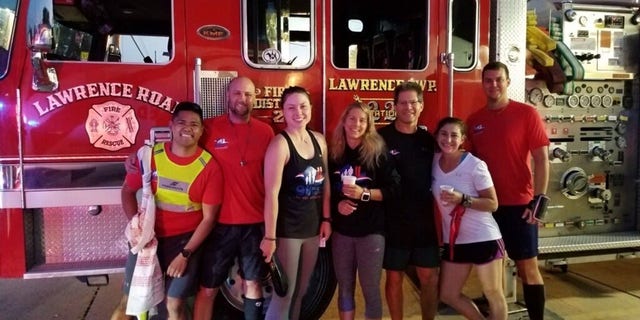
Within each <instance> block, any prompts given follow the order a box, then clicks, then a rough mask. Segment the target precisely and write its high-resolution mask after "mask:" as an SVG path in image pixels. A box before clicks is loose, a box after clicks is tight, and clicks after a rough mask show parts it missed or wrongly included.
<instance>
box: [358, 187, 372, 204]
mask: <svg viewBox="0 0 640 320" xmlns="http://www.w3.org/2000/svg"><path fill="white" fill-rule="evenodd" d="M369 200H371V191H369V189H367V188H364V191H362V195H361V196H360V201H365V202H366V201H369Z"/></svg>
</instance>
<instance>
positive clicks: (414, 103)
mask: <svg viewBox="0 0 640 320" xmlns="http://www.w3.org/2000/svg"><path fill="white" fill-rule="evenodd" d="M418 103H422V101H420V100H411V101H399V102H398V105H399V106H402V107H408V106H412V107H415V106H417V105H418Z"/></svg>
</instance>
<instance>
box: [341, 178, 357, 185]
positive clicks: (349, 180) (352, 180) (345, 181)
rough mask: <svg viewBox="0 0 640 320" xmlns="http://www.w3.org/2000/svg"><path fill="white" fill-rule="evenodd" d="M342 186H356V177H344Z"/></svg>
mask: <svg viewBox="0 0 640 320" xmlns="http://www.w3.org/2000/svg"><path fill="white" fill-rule="evenodd" d="M342 184H356V177H355V176H342Z"/></svg>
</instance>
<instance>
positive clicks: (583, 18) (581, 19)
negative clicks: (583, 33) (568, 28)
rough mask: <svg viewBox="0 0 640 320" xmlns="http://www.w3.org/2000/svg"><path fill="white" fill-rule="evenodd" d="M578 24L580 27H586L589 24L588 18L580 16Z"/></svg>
mask: <svg viewBox="0 0 640 320" xmlns="http://www.w3.org/2000/svg"><path fill="white" fill-rule="evenodd" d="M578 23H580V25H581V26H583V27H586V26H587V23H589V18H587V16H580V18H578Z"/></svg>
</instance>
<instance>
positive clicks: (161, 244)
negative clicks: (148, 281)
mask: <svg viewBox="0 0 640 320" xmlns="http://www.w3.org/2000/svg"><path fill="white" fill-rule="evenodd" d="M191 235H192V233H184V234H180V235H177V236H171V237H164V238H158V251H157V255H158V260H159V261H160V267H161V268H162V273H163V274H165V273H166V271H167V268H168V267H169V264H171V261H173V259H174V258H175V257H177V256H178V255H179V254H180V252H181V251H182V249H183V248H184V246H185V245H186V244H187V242H189V239H191ZM201 252H202V250H196V251H195V252H194V253H193V254H192V255H191V257H189V263H188V265H187V270H186V271H185V272H184V274H183V275H182V276H181V277H180V278H172V277H168V276H165V278H164V287H165V290H166V292H167V296H169V297H171V298H181V299H184V298H186V297H189V296H191V295H193V294H194V293H195V289H196V283H197V282H196V280H197V279H198V268H199V266H200V256H201ZM137 258H138V255H137V254H136V255H134V254H132V253H131V251H129V254H128V255H127V263H126V264H125V269H124V285H123V288H122V291H123V292H124V294H126V295H128V294H129V289H130V287H131V278H132V277H133V268H134V267H135V265H136V259H137Z"/></svg>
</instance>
